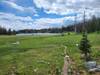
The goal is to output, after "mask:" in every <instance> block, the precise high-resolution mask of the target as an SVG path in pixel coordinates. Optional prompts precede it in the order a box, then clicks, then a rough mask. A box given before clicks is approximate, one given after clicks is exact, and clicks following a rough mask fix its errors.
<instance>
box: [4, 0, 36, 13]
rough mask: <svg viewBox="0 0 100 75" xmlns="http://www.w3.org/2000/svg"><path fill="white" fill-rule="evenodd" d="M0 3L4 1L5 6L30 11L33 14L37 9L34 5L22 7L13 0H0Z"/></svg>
mask: <svg viewBox="0 0 100 75" xmlns="http://www.w3.org/2000/svg"><path fill="white" fill-rule="evenodd" d="M2 3H4V4H5V5H6V6H8V7H11V8H13V9H15V10H17V11H19V12H23V13H30V14H33V15H36V14H37V11H36V9H35V8H34V7H23V6H20V5H17V4H16V3H14V1H2Z"/></svg>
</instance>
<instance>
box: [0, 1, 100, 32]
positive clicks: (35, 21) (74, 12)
mask: <svg viewBox="0 0 100 75" xmlns="http://www.w3.org/2000/svg"><path fill="white" fill-rule="evenodd" d="M84 11H85V12H86V14H85V15H86V19H91V17H92V16H93V15H95V16H96V17H100V0H0V26H2V27H5V28H7V29H9V28H11V29H14V30H20V29H43V28H52V27H61V26H68V25H70V24H74V20H75V16H77V22H80V21H82V20H83V13H84Z"/></svg>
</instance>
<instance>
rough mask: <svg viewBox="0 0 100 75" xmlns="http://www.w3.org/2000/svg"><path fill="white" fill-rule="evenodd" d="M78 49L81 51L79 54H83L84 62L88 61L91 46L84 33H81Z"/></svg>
mask: <svg viewBox="0 0 100 75" xmlns="http://www.w3.org/2000/svg"><path fill="white" fill-rule="evenodd" d="M79 49H80V50H81V53H82V54H84V58H85V60H86V61H89V60H90V53H91V45H90V43H89V40H88V39H87V34H86V32H83V38H82V39H81V42H80V45H79Z"/></svg>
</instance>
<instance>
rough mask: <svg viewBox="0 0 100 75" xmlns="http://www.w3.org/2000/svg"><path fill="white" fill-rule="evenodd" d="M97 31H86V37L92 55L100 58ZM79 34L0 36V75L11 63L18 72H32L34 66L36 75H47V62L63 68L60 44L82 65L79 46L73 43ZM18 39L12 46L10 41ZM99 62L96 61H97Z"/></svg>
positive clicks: (99, 41) (78, 37)
mask: <svg viewBox="0 0 100 75" xmlns="http://www.w3.org/2000/svg"><path fill="white" fill-rule="evenodd" d="M99 38H100V34H96V33H93V34H89V36H88V39H89V40H90V43H91V45H92V56H93V58H94V59H95V60H97V58H98V59H100V40H99ZM80 39H81V35H80V34H78V35H75V34H73V33H72V34H71V35H67V34H66V35H65V36H60V35H58V36H19V37H18V36H0V75H5V74H7V73H8V72H10V70H11V67H12V66H13V65H15V66H16V67H17V68H16V70H17V71H18V72H19V73H20V75H36V74H35V73H32V71H33V70H34V69H37V73H38V75H48V72H49V71H50V69H51V67H50V66H51V65H53V64H55V65H56V66H57V67H58V68H59V69H60V70H62V67H63V61H64V60H63V59H64V58H63V57H64V47H63V45H66V46H67V52H68V53H69V55H70V57H71V58H72V59H73V60H74V61H75V63H77V65H81V64H82V60H81V59H80V52H79V49H78V48H77V47H76V45H75V44H77V43H79V42H80ZM16 40H19V41H20V44H19V45H17V46H15V45H12V44H11V43H13V42H16ZM98 63H100V61H98Z"/></svg>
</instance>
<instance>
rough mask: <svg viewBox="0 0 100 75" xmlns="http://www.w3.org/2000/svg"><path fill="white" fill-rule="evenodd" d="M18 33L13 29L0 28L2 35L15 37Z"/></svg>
mask: <svg viewBox="0 0 100 75" xmlns="http://www.w3.org/2000/svg"><path fill="white" fill-rule="evenodd" d="M15 34H16V31H15V30H11V29H8V30H7V29H6V28H4V27H0V35H15Z"/></svg>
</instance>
